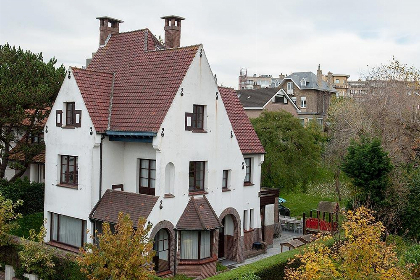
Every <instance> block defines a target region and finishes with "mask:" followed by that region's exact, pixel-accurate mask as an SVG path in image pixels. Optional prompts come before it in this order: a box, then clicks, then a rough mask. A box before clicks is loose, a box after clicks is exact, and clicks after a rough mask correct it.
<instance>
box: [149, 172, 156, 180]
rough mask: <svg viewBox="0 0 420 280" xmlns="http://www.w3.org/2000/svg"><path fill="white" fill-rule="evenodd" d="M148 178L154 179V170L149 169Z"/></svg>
mask: <svg viewBox="0 0 420 280" xmlns="http://www.w3.org/2000/svg"><path fill="white" fill-rule="evenodd" d="M150 179H156V170H150Z"/></svg>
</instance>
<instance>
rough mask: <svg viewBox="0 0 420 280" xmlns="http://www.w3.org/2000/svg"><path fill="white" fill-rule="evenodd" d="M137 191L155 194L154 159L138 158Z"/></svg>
mask: <svg viewBox="0 0 420 280" xmlns="http://www.w3.org/2000/svg"><path fill="white" fill-rule="evenodd" d="M139 173H140V178H139V193H142V194H148V195H155V179H156V160H154V159H140V172H139Z"/></svg>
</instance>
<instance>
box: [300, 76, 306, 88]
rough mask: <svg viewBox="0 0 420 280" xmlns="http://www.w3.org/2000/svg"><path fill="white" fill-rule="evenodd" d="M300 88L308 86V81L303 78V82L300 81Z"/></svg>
mask: <svg viewBox="0 0 420 280" xmlns="http://www.w3.org/2000/svg"><path fill="white" fill-rule="evenodd" d="M300 86H301V87H305V86H306V79H305V78H303V79H302V80H300Z"/></svg>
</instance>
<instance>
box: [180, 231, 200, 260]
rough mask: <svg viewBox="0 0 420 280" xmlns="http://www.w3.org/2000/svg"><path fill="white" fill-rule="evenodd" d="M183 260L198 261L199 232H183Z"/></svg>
mask: <svg viewBox="0 0 420 280" xmlns="http://www.w3.org/2000/svg"><path fill="white" fill-rule="evenodd" d="M181 259H186V260H191V259H193V260H194V259H195V260H196V259H198V231H181Z"/></svg>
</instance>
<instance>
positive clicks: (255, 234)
mask: <svg viewBox="0 0 420 280" xmlns="http://www.w3.org/2000/svg"><path fill="white" fill-rule="evenodd" d="M99 19H100V32H101V35H100V37H101V45H102V46H101V47H100V48H99V49H98V51H97V53H96V54H95V55H94V56H93V58H92V60H91V62H90V64H89V66H88V67H87V69H78V68H69V70H68V72H67V73H66V78H65V80H64V82H63V85H62V87H61V89H60V92H59V94H58V96H57V99H56V101H55V103H54V106H53V108H52V111H51V115H50V117H49V119H48V121H47V123H46V126H45V137H44V139H45V144H46V153H45V169H46V173H45V210H44V211H45V213H44V216H45V218H46V219H47V230H48V232H49V235H48V236H47V237H46V241H48V242H50V244H53V245H55V246H58V247H62V248H66V249H69V250H71V249H72V248H78V247H80V246H82V244H83V243H84V242H92V240H90V238H89V236H88V234H87V233H86V232H87V230H89V232H94V231H95V230H99V231H100V230H101V224H102V222H104V221H108V222H111V223H115V222H116V219H117V216H118V213H119V212H125V213H128V214H130V216H131V218H132V219H133V220H136V219H138V217H140V216H142V217H145V218H146V219H147V220H148V221H149V222H151V223H152V224H153V229H152V231H151V233H150V236H151V238H154V240H155V250H156V251H157V257H156V260H155V262H156V270H157V272H158V275H165V274H174V273H180V274H186V275H189V276H195V277H199V278H204V277H208V276H211V275H213V274H215V272H216V261H217V259H218V257H225V258H229V259H232V260H235V261H238V262H241V261H243V259H244V258H246V257H247V256H249V255H250V254H252V253H253V248H252V245H253V243H254V242H261V241H264V240H268V243H270V240H271V238H272V236H271V237H265V236H264V235H262V233H263V232H264V231H265V235H267V232H268V233H272V227H273V223H274V220H273V217H274V215H273V214H274V211H275V208H274V207H275V206H274V204H268V205H266V204H265V205H264V206H263V207H262V208H260V197H259V193H260V174H261V164H262V162H263V160H264V149H263V147H262V145H261V143H260V141H259V139H258V137H257V135H256V133H255V131H254V130H253V128H252V125H251V123H250V122H249V120H248V118H247V116H246V115H245V113H244V111H243V108H242V105H241V104H240V102H239V100H238V98H237V97H236V93H235V91H234V90H233V89H228V88H218V86H217V84H216V82H215V80H214V77H213V73H212V72H211V69H210V65H209V63H208V61H207V57H206V54H205V52H204V49H203V46H202V45H195V46H189V47H179V38H180V32H181V20H183V18H181V17H176V16H169V17H164V19H165V36H166V38H165V40H166V44H165V46H163V45H162V44H161V43H160V42H159V41H158V40H157V39H156V38H155V37H154V36H153V34H152V33H151V32H150V31H149V30H148V29H142V30H137V31H132V32H125V33H119V23H121V21H119V20H116V19H112V18H109V17H101V18H99ZM103 38H106V39H103ZM267 213H268V214H267ZM261 214H263V216H261ZM266 216H267V217H266ZM261 217H263V220H261ZM261 224H263V225H264V228H263V229H262V228H261ZM268 235H269V234H268ZM271 235H272V234H271Z"/></svg>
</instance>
